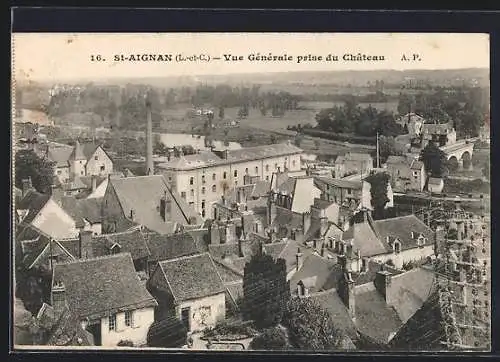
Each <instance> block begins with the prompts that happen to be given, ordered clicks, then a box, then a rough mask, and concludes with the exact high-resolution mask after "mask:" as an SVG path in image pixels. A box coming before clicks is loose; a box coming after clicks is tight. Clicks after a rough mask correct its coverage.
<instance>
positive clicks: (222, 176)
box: [156, 142, 303, 218]
mask: <svg viewBox="0 0 500 362" xmlns="http://www.w3.org/2000/svg"><path fill="white" fill-rule="evenodd" d="M302 153H303V151H302V150H301V149H300V148H298V147H296V146H294V145H292V144H291V143H290V142H288V143H280V144H273V145H266V146H258V147H248V148H242V149H238V150H223V151H207V152H200V153H197V154H194V155H188V156H181V157H178V158H175V159H172V160H170V161H169V162H167V163H163V164H160V165H158V166H157V172H156V173H161V174H162V175H163V176H164V177H165V179H166V180H167V183H168V184H170V185H171V187H172V188H173V189H175V190H176V191H177V192H178V193H179V194H180V196H181V197H182V198H183V199H185V200H186V201H187V202H188V203H189V204H190V205H192V206H193V207H194V208H195V209H196V210H197V211H198V212H199V213H200V214H201V215H202V217H204V218H213V216H214V211H213V207H212V204H213V203H215V202H217V201H218V200H220V198H221V197H222V196H223V195H224V193H225V192H226V191H227V190H229V189H232V188H234V187H236V186H241V185H244V184H245V183H252V182H253V183H255V180H256V179H258V180H262V181H268V182H270V181H271V178H272V175H273V173H275V172H280V171H289V172H294V171H299V170H300V168H301V164H300V156H301V154H302Z"/></svg>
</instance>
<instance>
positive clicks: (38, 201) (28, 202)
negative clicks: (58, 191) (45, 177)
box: [16, 190, 50, 224]
mask: <svg viewBox="0 0 500 362" xmlns="http://www.w3.org/2000/svg"><path fill="white" fill-rule="evenodd" d="M49 199H50V196H49V195H46V194H41V193H39V192H37V191H34V190H30V191H29V192H28V193H27V194H26V196H24V197H23V198H22V199H21V200H20V201H19V203H18V204H17V205H16V209H17V210H29V211H28V214H27V215H26V216H25V218H24V219H23V220H22V223H24V224H29V223H31V222H32V221H33V220H34V219H35V217H36V216H37V215H38V213H39V212H40V211H41V210H42V208H43V207H44V206H45V204H46V203H47V201H49Z"/></svg>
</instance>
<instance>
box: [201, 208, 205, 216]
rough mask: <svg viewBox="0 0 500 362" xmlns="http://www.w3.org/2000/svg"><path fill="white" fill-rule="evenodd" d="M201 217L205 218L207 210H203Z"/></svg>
mask: <svg viewBox="0 0 500 362" xmlns="http://www.w3.org/2000/svg"><path fill="white" fill-rule="evenodd" d="M201 217H205V209H203V210H201Z"/></svg>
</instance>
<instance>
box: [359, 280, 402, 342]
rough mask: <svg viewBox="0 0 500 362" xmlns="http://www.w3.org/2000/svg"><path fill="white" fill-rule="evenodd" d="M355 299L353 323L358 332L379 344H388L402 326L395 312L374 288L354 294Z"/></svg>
mask: <svg viewBox="0 0 500 362" xmlns="http://www.w3.org/2000/svg"><path fill="white" fill-rule="evenodd" d="M355 298H356V302H355V308H356V312H355V313H356V321H355V323H356V326H357V327H358V329H359V330H360V332H361V333H363V334H366V335H367V336H369V337H371V338H373V339H374V340H376V341H377V342H379V343H388V342H389V338H390V337H391V336H392V334H393V333H395V332H396V331H397V330H398V329H399V328H400V327H401V325H402V324H403V322H402V321H401V319H400V318H399V316H398V313H397V312H396V310H395V309H394V308H392V307H390V306H388V305H387V303H386V302H385V300H384V297H383V296H382V295H381V294H380V293H379V292H378V291H377V290H375V289H374V288H373V289H371V290H363V291H361V292H358V293H355Z"/></svg>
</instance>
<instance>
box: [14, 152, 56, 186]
mask: <svg viewBox="0 0 500 362" xmlns="http://www.w3.org/2000/svg"><path fill="white" fill-rule="evenodd" d="M15 167H16V170H15V180H16V181H15V182H16V186H17V187H19V188H21V187H22V182H23V180H25V179H27V178H29V177H31V183H32V185H33V187H34V188H35V189H36V190H37V191H39V192H48V191H49V190H50V187H51V185H52V181H53V178H54V166H53V164H52V162H50V161H49V160H47V159H45V158H41V157H38V155H37V154H36V153H35V152H34V151H33V150H22V151H18V152H16V164H15Z"/></svg>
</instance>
